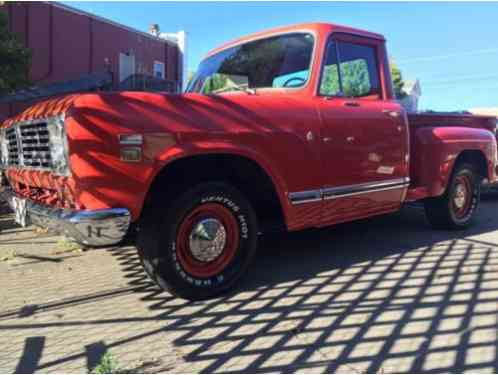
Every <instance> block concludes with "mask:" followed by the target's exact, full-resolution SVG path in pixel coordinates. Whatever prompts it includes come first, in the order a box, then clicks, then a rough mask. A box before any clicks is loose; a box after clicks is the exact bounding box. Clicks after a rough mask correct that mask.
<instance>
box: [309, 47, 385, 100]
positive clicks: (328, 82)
mask: <svg viewBox="0 0 498 375" xmlns="http://www.w3.org/2000/svg"><path fill="white" fill-rule="evenodd" d="M337 52H338V53H337ZM326 53H327V56H326V57H325V65H324V67H323V73H322V80H321V83H320V91H319V93H320V95H325V96H338V95H342V96H345V97H350V98H361V97H372V98H380V83H379V82H380V80H379V73H378V66H377V58H376V54H375V48H374V47H370V46H366V45H361V44H353V43H347V42H335V41H330V42H329V44H328V46H327V52H326ZM338 66H339V68H338Z"/></svg>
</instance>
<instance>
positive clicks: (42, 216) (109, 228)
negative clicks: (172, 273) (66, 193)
mask: <svg viewBox="0 0 498 375" xmlns="http://www.w3.org/2000/svg"><path fill="white" fill-rule="evenodd" d="M0 198H3V199H4V200H5V201H7V203H8V204H9V206H10V208H11V209H12V210H13V211H15V210H16V202H15V199H21V200H22V201H24V202H25V205H23V206H24V207H23V209H25V210H26V212H25V215H26V222H27V223H32V224H34V225H36V226H39V227H43V228H47V229H49V230H51V231H53V232H56V233H60V234H64V235H67V236H68V237H71V238H73V239H74V240H76V241H77V242H79V243H80V244H83V245H89V246H106V245H114V244H116V243H118V242H120V241H121V240H122V239H123V238H124V237H125V235H126V233H127V232H128V228H129V226H130V222H131V215H130V211H129V210H128V209H126V208H111V209H101V210H81V211H76V210H68V209H61V208H54V207H49V206H46V205H42V204H39V203H37V202H34V201H32V200H30V199H26V198H22V197H18V196H17V195H16V193H14V191H13V190H12V189H10V188H4V189H3V190H1V188H0ZM27 223H26V224H27Z"/></svg>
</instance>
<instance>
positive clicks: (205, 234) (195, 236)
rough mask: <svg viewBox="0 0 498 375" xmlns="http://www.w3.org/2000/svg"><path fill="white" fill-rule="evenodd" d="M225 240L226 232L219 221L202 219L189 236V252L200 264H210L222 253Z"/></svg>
mask: <svg viewBox="0 0 498 375" xmlns="http://www.w3.org/2000/svg"><path fill="white" fill-rule="evenodd" d="M226 239H227V232H226V230H225V227H224V226H223V224H222V223H221V222H220V221H219V220H217V219H214V218H208V219H203V220H201V221H199V222H198V223H197V224H196V225H195V226H194V228H193V230H192V232H191V233H190V235H189V246H190V252H191V253H192V255H193V257H194V258H195V259H197V260H198V261H200V262H211V261H213V260H215V259H216V258H218V257H219V256H220V255H221V253H222V252H223V249H224V248H225V244H226Z"/></svg>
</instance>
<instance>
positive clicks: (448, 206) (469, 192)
mask: <svg viewBox="0 0 498 375" xmlns="http://www.w3.org/2000/svg"><path fill="white" fill-rule="evenodd" d="M480 198H481V178H480V176H479V174H478V173H477V172H476V170H475V167H474V166H473V165H471V164H466V163H462V164H460V165H457V166H456V167H455V171H454V173H453V175H452V177H451V180H450V183H449V185H448V188H447V189H446V192H445V193H444V194H443V195H442V196H440V197H436V198H430V199H427V200H426V201H425V203H424V205H425V213H426V216H427V219H428V220H429V222H430V223H431V224H432V225H433V226H434V227H436V228H444V229H463V228H467V227H468V226H469V225H471V224H472V222H473V220H474V218H475V214H476V212H477V207H478V206H479V201H480Z"/></svg>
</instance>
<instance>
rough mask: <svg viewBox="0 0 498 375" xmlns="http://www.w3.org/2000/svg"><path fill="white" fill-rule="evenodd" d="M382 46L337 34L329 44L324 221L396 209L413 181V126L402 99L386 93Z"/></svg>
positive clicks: (323, 93)
mask: <svg viewBox="0 0 498 375" xmlns="http://www.w3.org/2000/svg"><path fill="white" fill-rule="evenodd" d="M381 46H382V47H383V45H382V44H380V45H379V42H378V41H373V40H372V42H369V40H368V39H365V38H358V40H356V38H355V37H352V36H350V35H341V34H336V35H334V37H333V38H331V39H330V40H329V42H328V46H327V48H326V52H325V57H324V59H323V67H322V75H321V81H320V86H319V95H318V97H317V101H318V106H319V111H320V113H321V117H322V128H321V141H322V142H321V146H320V147H321V163H322V170H323V181H324V186H323V188H322V195H323V197H324V205H323V214H322V223H323V225H328V224H332V223H335V222H339V221H345V220H351V219H354V218H358V217H366V216H370V215H373V214H376V213H382V212H389V211H393V210H396V209H398V208H399V206H400V202H401V201H402V199H403V194H404V193H405V191H406V188H407V185H408V178H407V177H408V168H407V166H408V157H407V155H408V134H407V132H408V129H407V124H406V122H405V116H404V114H403V113H402V110H401V107H400V106H399V104H397V103H396V102H394V101H392V100H385V98H384V97H385V95H384V91H383V85H382V82H381V81H382V78H381V74H380V71H381V67H380V66H379V65H380V64H379V63H378V61H379V59H380V58H383V55H382V54H381V51H382V52H383V51H384V50H383V49H380V47H381ZM384 86H385V85H384Z"/></svg>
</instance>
